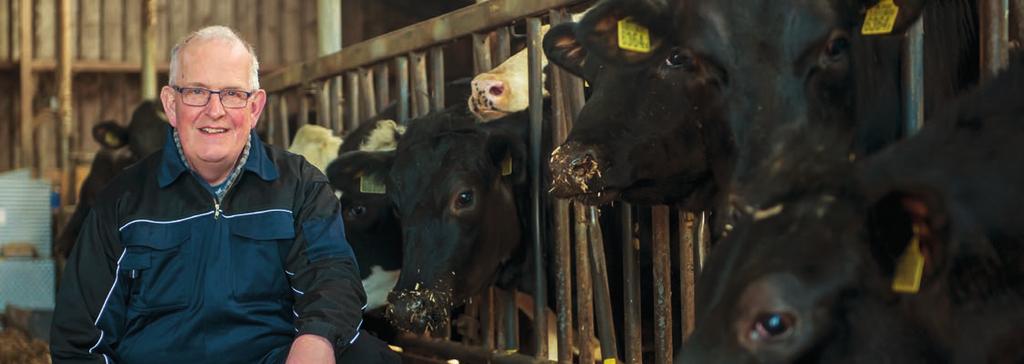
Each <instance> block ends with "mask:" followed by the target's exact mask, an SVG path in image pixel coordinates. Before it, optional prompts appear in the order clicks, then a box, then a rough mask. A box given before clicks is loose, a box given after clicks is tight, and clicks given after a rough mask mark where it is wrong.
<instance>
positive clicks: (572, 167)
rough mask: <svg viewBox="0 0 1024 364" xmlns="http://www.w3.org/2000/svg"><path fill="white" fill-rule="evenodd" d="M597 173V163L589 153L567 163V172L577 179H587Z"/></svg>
mask: <svg viewBox="0 0 1024 364" xmlns="http://www.w3.org/2000/svg"><path fill="white" fill-rule="evenodd" d="M596 171H597V161H595V160H594V156H592V155H591V154H590V153H587V154H584V155H583V156H581V157H579V158H575V159H573V160H572V162H570V163H569V172H570V173H572V174H573V175H575V176H577V177H583V178H587V177H589V176H591V175H593V174H594V173H595V172H596Z"/></svg>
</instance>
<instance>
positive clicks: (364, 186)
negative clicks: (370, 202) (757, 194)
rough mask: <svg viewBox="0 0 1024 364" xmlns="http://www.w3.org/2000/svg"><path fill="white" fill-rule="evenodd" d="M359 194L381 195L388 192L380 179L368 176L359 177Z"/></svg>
mask: <svg viewBox="0 0 1024 364" xmlns="http://www.w3.org/2000/svg"><path fill="white" fill-rule="evenodd" d="M359 192H362V193H369V194H373V195H383V194H385V193H387V192H388V189H387V187H385V186H384V183H383V182H381V181H380V179H378V178H376V177H374V176H372V175H370V176H361V177H359Z"/></svg>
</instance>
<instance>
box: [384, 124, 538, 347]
mask: <svg viewBox="0 0 1024 364" xmlns="http://www.w3.org/2000/svg"><path fill="white" fill-rule="evenodd" d="M520 114H522V113H520ZM503 120H504V119H503ZM503 120H496V121H493V122H490V123H487V124H484V125H478V124H476V123H475V120H474V118H473V117H472V116H471V115H464V114H461V113H454V112H447V111H446V112H439V113H434V114H431V115H428V116H426V117H424V118H421V119H417V120H414V121H412V122H411V123H410V126H409V129H408V131H407V133H406V134H405V135H404V136H403V139H402V142H401V143H400V144H399V146H398V150H397V153H396V155H395V159H394V164H393V165H392V168H391V172H390V177H389V180H388V183H387V193H388V196H390V198H391V201H392V203H394V205H395V209H396V212H397V214H398V217H399V219H400V220H401V221H402V240H403V243H404V252H405V255H404V259H403V262H402V267H403V269H402V275H401V277H400V278H399V281H398V284H397V285H396V287H395V291H394V292H393V293H392V294H391V296H390V298H389V301H390V303H391V306H389V311H388V313H389V316H390V318H391V321H392V323H393V324H394V325H396V326H398V327H401V328H404V329H406V330H409V331H414V332H422V331H423V330H424V329H429V330H431V331H432V332H438V330H440V329H441V328H443V327H444V325H445V322H446V319H447V317H448V311H449V309H450V308H451V307H452V306H454V305H456V304H459V303H461V302H463V301H465V300H466V299H467V298H468V297H469V296H470V295H472V294H475V293H477V292H479V291H480V290H482V289H483V288H485V287H486V286H487V285H489V284H491V283H493V282H494V281H495V280H496V278H497V276H498V273H499V272H500V271H501V267H502V266H503V264H504V263H506V262H508V261H509V259H510V258H511V256H512V255H513V251H515V250H516V249H517V248H518V247H519V245H520V235H521V231H522V229H523V227H522V225H521V222H520V220H519V217H518V211H519V210H520V209H521V207H520V204H519V203H518V202H517V200H516V194H515V193H514V189H515V188H516V187H517V186H519V185H523V184H525V179H526V177H525V176H526V173H525V168H526V165H525V161H526V157H525V156H526V145H525V134H526V133H525V130H526V123H525V120H517V121H523V122H518V123H513V124H515V125H513V126H514V128H512V129H509V128H508V127H509V123H506V122H503ZM520 196H521V195H520Z"/></svg>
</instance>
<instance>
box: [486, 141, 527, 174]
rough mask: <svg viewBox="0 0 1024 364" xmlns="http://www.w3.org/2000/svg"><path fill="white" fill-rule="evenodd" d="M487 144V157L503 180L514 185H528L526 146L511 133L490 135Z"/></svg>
mask: <svg viewBox="0 0 1024 364" xmlns="http://www.w3.org/2000/svg"><path fill="white" fill-rule="evenodd" d="M486 143H487V144H486V149H487V155H488V156H489V157H490V159H491V163H492V165H494V166H495V168H497V169H498V171H499V173H500V174H501V178H503V179H505V180H507V181H509V182H510V183H512V184H520V183H526V174H527V171H526V168H527V165H526V158H527V156H526V144H525V143H523V141H522V140H521V139H520V138H517V137H516V136H514V135H512V134H511V133H492V134H489V135H488V136H487V142H486Z"/></svg>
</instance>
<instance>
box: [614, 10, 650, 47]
mask: <svg viewBox="0 0 1024 364" xmlns="http://www.w3.org/2000/svg"><path fill="white" fill-rule="evenodd" d="M619 48H622V49H625V50H627V51H634V52H640V53H650V52H651V33H650V32H649V31H648V30H647V27H645V26H643V25H640V24H637V23H634V22H633V21H632V19H631V18H625V19H622V20H619Z"/></svg>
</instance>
